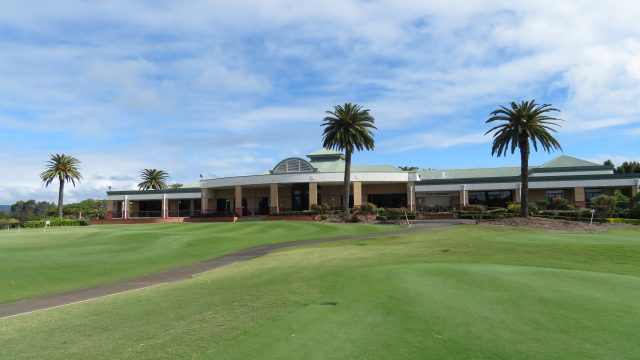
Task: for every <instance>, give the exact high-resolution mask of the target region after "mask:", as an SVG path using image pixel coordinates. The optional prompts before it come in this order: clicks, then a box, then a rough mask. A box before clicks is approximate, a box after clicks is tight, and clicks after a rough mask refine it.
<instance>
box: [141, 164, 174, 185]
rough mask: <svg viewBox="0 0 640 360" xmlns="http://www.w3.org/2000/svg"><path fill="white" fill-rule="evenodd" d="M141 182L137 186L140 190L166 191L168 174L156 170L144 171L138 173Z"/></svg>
mask: <svg viewBox="0 0 640 360" xmlns="http://www.w3.org/2000/svg"><path fill="white" fill-rule="evenodd" d="M140 178H141V179H142V182H141V183H139V184H138V189H140V190H162V189H166V188H167V187H168V186H167V180H168V179H169V173H168V172H166V171H164V170H158V169H144V170H142V171H140Z"/></svg>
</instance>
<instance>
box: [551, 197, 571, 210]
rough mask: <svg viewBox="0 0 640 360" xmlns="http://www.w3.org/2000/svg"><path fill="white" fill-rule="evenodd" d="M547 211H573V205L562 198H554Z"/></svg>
mask: <svg viewBox="0 0 640 360" xmlns="http://www.w3.org/2000/svg"><path fill="white" fill-rule="evenodd" d="M547 209H550V210H573V207H572V206H571V204H569V200H567V199H564V198H561V197H556V198H553V200H551V202H550V203H549V205H547Z"/></svg>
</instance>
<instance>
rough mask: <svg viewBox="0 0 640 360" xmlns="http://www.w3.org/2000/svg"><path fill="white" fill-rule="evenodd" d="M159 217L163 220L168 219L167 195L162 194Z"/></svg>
mask: <svg viewBox="0 0 640 360" xmlns="http://www.w3.org/2000/svg"><path fill="white" fill-rule="evenodd" d="M160 217H161V218H163V219H166V218H168V217H169V214H168V213H167V194H162V215H161V216H160Z"/></svg>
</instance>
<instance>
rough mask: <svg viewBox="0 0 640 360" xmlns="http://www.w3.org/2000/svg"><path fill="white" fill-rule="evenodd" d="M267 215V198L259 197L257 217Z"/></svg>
mask: <svg viewBox="0 0 640 360" xmlns="http://www.w3.org/2000/svg"><path fill="white" fill-rule="evenodd" d="M268 214H269V198H268V197H261V198H259V199H258V215H268Z"/></svg>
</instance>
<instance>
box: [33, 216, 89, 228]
mask: <svg viewBox="0 0 640 360" xmlns="http://www.w3.org/2000/svg"><path fill="white" fill-rule="evenodd" d="M46 221H50V222H51V226H87V225H89V221H87V220H75V219H64V218H63V219H59V218H53V219H45V220H31V221H25V222H24V223H23V224H22V226H24V227H25V228H43V227H44V226H45V222H46Z"/></svg>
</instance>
